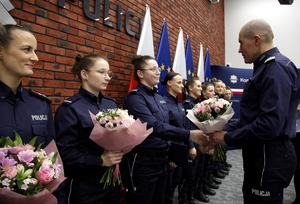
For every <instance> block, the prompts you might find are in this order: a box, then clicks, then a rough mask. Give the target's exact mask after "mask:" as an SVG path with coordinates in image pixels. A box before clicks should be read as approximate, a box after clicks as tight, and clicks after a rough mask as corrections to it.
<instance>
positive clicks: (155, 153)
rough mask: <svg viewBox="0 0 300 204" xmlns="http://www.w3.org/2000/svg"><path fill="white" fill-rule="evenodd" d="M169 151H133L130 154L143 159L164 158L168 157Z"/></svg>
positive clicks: (167, 149)
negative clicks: (137, 155) (135, 154)
mask: <svg viewBox="0 0 300 204" xmlns="http://www.w3.org/2000/svg"><path fill="white" fill-rule="evenodd" d="M169 149H170V148H166V149H133V150H132V152H134V153H137V154H139V155H141V156H144V157H166V156H168V155H169Z"/></svg>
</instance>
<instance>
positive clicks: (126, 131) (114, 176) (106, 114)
mask: <svg viewBox="0 0 300 204" xmlns="http://www.w3.org/2000/svg"><path fill="white" fill-rule="evenodd" d="M90 116H91V119H92V121H93V122H94V128H93V130H92V132H91V135H90V139H91V140H93V141H94V142H95V143H97V144H98V145H99V146H101V147H102V148H103V149H105V150H119V151H122V152H123V153H128V152H130V151H131V150H132V149H133V148H134V147H135V146H136V145H138V144H140V143H142V142H143V141H144V140H145V139H146V138H147V137H148V136H149V135H150V134H151V133H152V131H153V129H152V128H150V129H148V130H147V124H146V123H141V121H140V120H139V119H137V120H135V119H134V118H133V116H131V115H129V114H128V111H127V110H123V109H120V108H116V109H109V110H106V111H103V112H99V113H98V114H96V115H93V114H92V113H91V112H90ZM100 183H104V188H106V187H107V186H108V185H115V184H116V183H117V184H118V185H119V184H121V174H120V172H119V165H118V164H117V165H114V166H111V167H108V168H107V170H106V172H105V174H104V175H103V176H102V178H101V180H100Z"/></svg>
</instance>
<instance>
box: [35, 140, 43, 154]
mask: <svg viewBox="0 0 300 204" xmlns="http://www.w3.org/2000/svg"><path fill="white" fill-rule="evenodd" d="M43 144H44V142H42V143H40V144H39V146H38V147H37V149H36V151H37V152H38V151H40V150H41V147H42V145H43Z"/></svg>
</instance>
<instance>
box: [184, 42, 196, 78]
mask: <svg viewBox="0 0 300 204" xmlns="http://www.w3.org/2000/svg"><path fill="white" fill-rule="evenodd" d="M185 61H186V79H189V78H191V77H194V62H193V54H192V48H191V39H190V37H188V39H187V42H186V48H185Z"/></svg>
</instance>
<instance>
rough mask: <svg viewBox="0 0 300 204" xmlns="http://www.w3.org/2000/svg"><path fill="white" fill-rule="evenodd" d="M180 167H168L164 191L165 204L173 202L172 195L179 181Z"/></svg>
mask: <svg viewBox="0 0 300 204" xmlns="http://www.w3.org/2000/svg"><path fill="white" fill-rule="evenodd" d="M181 173H182V167H180V166H177V167H176V168H171V167H169V172H168V180H167V185H166V193H165V204H173V196H174V192H175V189H176V187H177V185H178V184H179V182H180V178H181Z"/></svg>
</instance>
